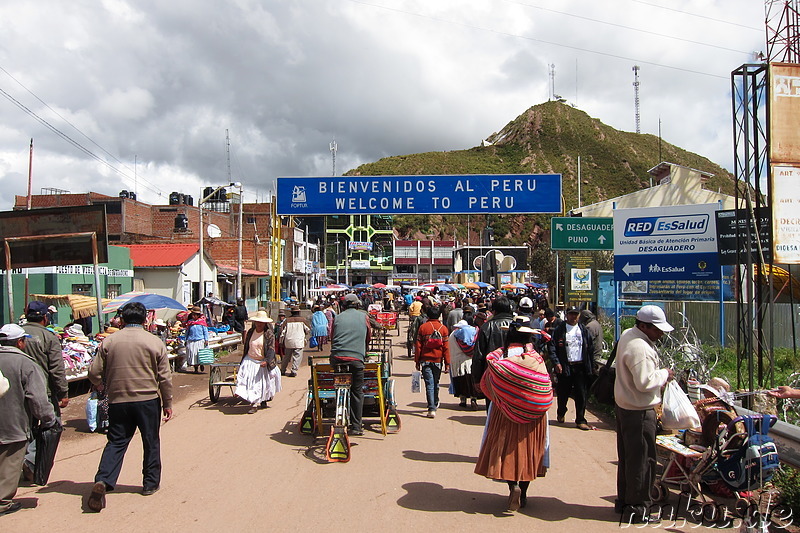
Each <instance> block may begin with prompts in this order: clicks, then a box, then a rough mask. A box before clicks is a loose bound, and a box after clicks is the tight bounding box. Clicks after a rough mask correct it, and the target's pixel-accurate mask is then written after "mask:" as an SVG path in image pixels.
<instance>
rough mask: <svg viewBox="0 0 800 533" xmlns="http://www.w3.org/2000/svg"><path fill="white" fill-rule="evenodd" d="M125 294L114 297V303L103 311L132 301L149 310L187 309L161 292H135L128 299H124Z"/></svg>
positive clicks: (109, 310)
mask: <svg viewBox="0 0 800 533" xmlns="http://www.w3.org/2000/svg"><path fill="white" fill-rule="evenodd" d="M124 296H125V295H122V296H118V297H117V298H114V300H113V301H112V303H110V304H108V305H107V306H105V307H104V308H103V313H113V312H114V311H116V310H117V309H119V308H120V307H122V306H124V305H125V304H128V303H131V302H139V303H140V304H142V305H143V306H145V308H147V309H148V310H152V309H177V310H178V311H186V307H185V306H184V305H183V304H182V303H180V302H179V301H177V300H173V299H172V298H169V297H168V296H161V295H160V294H152V293H145V294H134V295H131V297H130V298H128V299H127V300H125V299H124Z"/></svg>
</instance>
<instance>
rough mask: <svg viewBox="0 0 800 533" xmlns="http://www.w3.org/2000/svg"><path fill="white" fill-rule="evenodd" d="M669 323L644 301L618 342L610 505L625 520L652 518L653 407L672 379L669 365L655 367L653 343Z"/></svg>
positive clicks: (653, 472)
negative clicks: (614, 494) (615, 460)
mask: <svg viewBox="0 0 800 533" xmlns="http://www.w3.org/2000/svg"><path fill="white" fill-rule="evenodd" d="M672 330H673V327H672V326H671V325H670V324H669V322H667V317H666V315H665V314H664V310H663V309H661V308H660V307H658V306H656V305H645V306H644V307H642V308H641V309H639V311H638V312H637V313H636V324H635V325H634V327H632V328H630V329H627V330H625V331H624V332H623V333H622V335H620V337H619V342H618V344H617V361H616V368H617V379H616V382H615V383H614V399H615V401H616V403H617V407H616V414H617V456H618V458H619V462H618V463H617V500H616V501H615V502H614V509H615V510H616V511H617V512H619V513H622V519H623V520H624V521H626V522H628V523H647V522H650V521H653V519H652V518H651V517H650V515H649V511H648V507H649V506H650V503H651V500H650V488H651V487H652V485H653V478H654V475H655V467H656V412H655V410H654V407H655V406H656V405H658V404H660V403H661V390H662V388H663V387H664V385H666V384H667V382H668V381H669V380H670V379H672V378H673V372H672V369H670V368H659V357H658V352H657V351H656V348H655V343H656V341H658V340H659V339H660V338H661V337H662V336H663V335H664V334H665V333H669V332H670V331H672Z"/></svg>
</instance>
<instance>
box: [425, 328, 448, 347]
mask: <svg viewBox="0 0 800 533" xmlns="http://www.w3.org/2000/svg"><path fill="white" fill-rule="evenodd" d="M443 345H444V340H443V339H442V334H441V333H439V330H438V329H435V330H433V333H431V335H430V337H428V338H427V339H426V340H425V349H426V350H434V349H437V348H441V347H442V346H443Z"/></svg>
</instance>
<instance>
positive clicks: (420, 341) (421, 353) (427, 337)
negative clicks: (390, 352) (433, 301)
mask: <svg viewBox="0 0 800 533" xmlns="http://www.w3.org/2000/svg"><path fill="white" fill-rule="evenodd" d="M425 314H426V315H427V317H428V321H427V322H425V323H424V324H422V325H421V326H420V327H419V333H418V334H417V345H416V350H415V353H414V362H415V363H416V367H417V370H421V371H422V379H423V380H424V381H425V393H426V395H427V399H428V418H435V417H436V410H437V409H439V378H441V376H442V370H443V369H442V366H444V371H445V372H449V371H450V345H449V343H448V335H449V334H448V331H447V326H445V325H444V324H442V323H441V322H440V321H439V317H440V316H441V311H440V310H439V308H438V307H436V306H435V305H432V306H430V307H428V308H426V309H425Z"/></svg>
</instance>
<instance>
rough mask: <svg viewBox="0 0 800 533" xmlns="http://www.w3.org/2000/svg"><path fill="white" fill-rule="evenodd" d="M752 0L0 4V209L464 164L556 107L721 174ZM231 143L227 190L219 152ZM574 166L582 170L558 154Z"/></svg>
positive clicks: (159, 198)
mask: <svg viewBox="0 0 800 533" xmlns="http://www.w3.org/2000/svg"><path fill="white" fill-rule="evenodd" d="M763 21H764V7H763V2H759V1H754V0H713V1H712V0H603V1H602V2H599V1H597V0H561V1H554V0H365V1H360V0H225V1H222V0H170V1H167V2H165V1H163V0H137V1H135V2H134V1H125V0H72V1H70V2H64V1H62V0H37V1H35V2H2V3H1V4H0V32H2V35H3V39H2V42H0V96H2V98H0V117H1V119H0V183H1V184H2V187H0V210H8V209H10V208H11V206H12V205H13V198H14V195H15V194H16V195H25V194H26V193H27V176H28V159H29V157H28V155H29V143H30V139H31V138H33V139H34V159H33V192H34V193H40V191H41V189H42V188H45V187H54V188H58V189H63V190H68V191H70V192H88V191H95V192H100V193H103V194H109V195H117V194H118V193H119V191H120V190H122V189H128V190H133V189H134V188H135V189H136V191H137V193H138V198H139V199H140V200H143V201H146V202H151V203H167V197H168V195H169V193H170V192H171V191H179V192H184V193H186V194H191V195H192V196H194V197H195V199H196V198H197V197H198V196H199V195H200V189H201V188H202V187H204V186H209V185H213V186H217V185H222V184H225V183H228V182H229V181H231V180H232V181H241V182H242V183H243V185H244V191H245V200H246V201H256V200H263V199H264V198H266V195H267V194H268V193H269V190H270V187H271V186H272V183H273V182H274V179H275V178H276V177H277V176H320V175H330V174H331V172H332V170H333V169H332V166H333V165H332V159H331V151H330V144H331V142H332V141H334V140H335V142H336V144H337V146H338V151H337V153H336V173H337V174H341V173H343V172H345V171H347V170H349V169H352V168H354V167H356V166H358V165H359V164H362V163H366V162H371V161H375V160H377V159H379V158H381V157H386V156H392V155H402V154H409V153H418V152H427V151H447V150H462V149H467V148H471V147H473V146H477V145H478V144H479V143H480V141H481V139H484V138H486V137H488V136H489V135H490V134H492V133H494V132H496V131H498V130H500V129H501V128H502V127H503V126H504V125H505V124H507V123H508V122H509V121H511V120H513V119H514V118H516V117H517V116H518V115H520V114H521V113H523V112H524V111H525V110H526V109H527V108H529V107H530V106H532V105H535V104H539V103H541V102H544V101H547V99H548V96H549V94H550V77H549V74H548V70H549V65H551V64H552V65H555V92H556V93H557V94H560V95H561V96H563V97H564V98H566V99H567V100H568V101H569V102H570V103H571V104H574V105H576V106H577V107H578V108H579V109H582V110H584V111H586V112H587V113H588V114H589V115H591V116H592V117H595V118H598V119H600V120H601V121H603V122H605V123H606V124H609V125H611V126H613V127H615V128H618V129H621V130H626V131H634V130H635V122H634V92H633V86H632V83H633V81H634V77H633V71H632V67H633V66H634V65H639V66H640V67H641V70H640V75H639V79H640V83H641V85H640V97H641V130H642V132H643V133H653V134H657V132H658V123H659V118H660V119H661V131H662V135H663V137H664V138H665V139H666V140H667V141H668V142H671V143H674V144H677V145H679V146H681V147H683V148H686V149H688V150H690V151H693V152H696V153H699V154H701V155H704V156H706V157H709V158H710V159H712V160H713V161H716V162H718V163H720V164H721V165H723V166H724V167H726V168H728V169H729V170H732V160H733V157H732V150H733V148H732V133H731V121H732V119H731V100H730V72H731V71H732V70H734V69H735V68H737V67H738V66H740V65H742V64H743V63H748V62H752V61H753V52H755V51H764V50H765V44H764V41H765V31H764V23H763ZM226 131H227V132H228V135H229V138H230V176H231V179H229V171H228V157H227V151H228V150H227V145H226ZM575 155H580V154H575Z"/></svg>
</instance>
